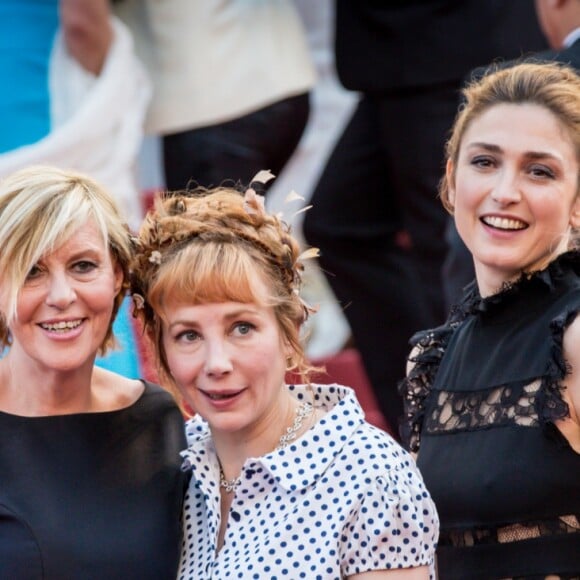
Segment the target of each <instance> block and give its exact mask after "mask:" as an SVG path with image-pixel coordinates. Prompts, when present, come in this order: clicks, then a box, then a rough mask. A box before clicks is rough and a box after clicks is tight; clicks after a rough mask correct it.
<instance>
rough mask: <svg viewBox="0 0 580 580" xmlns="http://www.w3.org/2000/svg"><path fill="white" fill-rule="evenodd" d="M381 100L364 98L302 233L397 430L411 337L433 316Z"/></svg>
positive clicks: (330, 164) (326, 172) (324, 176)
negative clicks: (408, 235) (404, 213)
mask: <svg viewBox="0 0 580 580" xmlns="http://www.w3.org/2000/svg"><path fill="white" fill-rule="evenodd" d="M380 123H381V120H380V114H379V112H378V107H377V105H376V103H373V102H371V101H370V100H369V99H366V98H363V100H362V101H361V102H360V103H359V105H358V106H357V109H356V111H355V113H354V115H353V117H352V119H351V121H350V122H349V124H348V125H347V128H346V130H345V132H344V134H343V135H342V137H341V138H340V140H339V142H338V144H337V146H336V148H335V150H334V152H333V154H332V155H331V157H330V160H329V162H328V164H327V166H326V168H325V170H324V172H323V174H322V177H321V179H320V181H319V183H318V185H317V187H316V189H315V191H314V194H313V196H312V198H311V203H312V204H313V207H312V208H311V209H310V210H309V211H308V212H306V214H305V216H304V222H303V230H304V236H305V237H306V240H307V241H308V243H309V244H311V245H313V246H317V247H319V248H320V250H321V256H320V265H321V267H322V269H323V271H324V272H325V274H326V276H327V279H328V281H329V283H330V286H331V287H332V289H333V291H334V293H335V295H336V297H337V299H338V301H339V303H340V305H341V306H342V308H343V309H344V314H345V316H346V317H347V320H348V322H349V325H350V327H351V329H352V332H353V337H354V342H355V346H356V347H357V349H358V350H359V352H360V354H361V356H362V359H363V362H364V366H365V370H366V371H367V374H368V376H369V379H370V381H371V384H372V387H373V390H374V392H375V394H376V397H377V400H378V401H379V405H380V407H381V411H382V412H383V414H384V416H385V418H386V419H387V421H388V422H389V424H390V426H391V427H393V431H396V430H397V426H398V421H399V418H400V416H401V414H402V402H401V399H400V397H399V395H398V393H397V383H398V381H400V380H401V379H402V378H403V376H404V374H405V360H406V356H407V355H408V351H409V347H408V340H409V338H410V336H411V334H412V333H413V332H414V331H415V330H417V329H418V328H422V327H423V325H424V324H425V321H426V320H428V319H429V313H428V308H427V306H426V303H425V301H424V298H423V294H422V291H421V285H420V283H419V279H418V276H417V271H416V268H415V267H414V265H413V259H412V256H411V254H410V252H409V251H408V250H407V249H405V248H404V247H401V246H400V245H398V244H397V243H396V240H397V236H398V234H399V232H400V229H401V227H402V222H401V215H400V213H399V210H398V208H397V206H396V204H395V203H394V192H393V191H392V185H391V175H390V173H389V170H388V168H387V164H386V163H385V151H384V147H383V143H382V135H381V129H380Z"/></svg>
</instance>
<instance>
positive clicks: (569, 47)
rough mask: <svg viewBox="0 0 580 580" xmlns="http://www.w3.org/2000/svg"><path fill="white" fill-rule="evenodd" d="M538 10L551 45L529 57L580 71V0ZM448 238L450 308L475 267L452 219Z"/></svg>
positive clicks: (546, 2) (548, 2)
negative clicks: (554, 62)
mask: <svg viewBox="0 0 580 580" xmlns="http://www.w3.org/2000/svg"><path fill="white" fill-rule="evenodd" d="M535 10H536V15H537V18H538V22H539V25H540V29H541V31H542V33H543V35H544V37H545V38H546V41H547V42H548V44H549V46H550V47H551V48H550V49H548V50H544V51H540V52H536V53H533V54H530V55H527V56H526V57H525V60H533V61H547V62H552V61H557V62H562V63H565V64H568V65H570V66H572V67H574V68H575V69H576V70H578V71H580V0H535ZM520 60H521V59H518V60H511V61H506V62H502V63H501V64H500V65H499V66H501V67H502V68H503V67H509V66H512V65H513V64H514V63H515V62H519V61H520ZM487 70H488V67H480V68H477V69H475V70H474V71H473V72H472V73H471V74H470V75H469V78H470V79H471V78H478V77H481V76H482V75H484V74H485V72H486V71H487ZM447 239H448V243H449V252H448V254H447V257H446V258H445V263H444V265H443V284H444V290H445V299H446V303H447V307H448V308H449V307H450V306H451V305H452V304H454V303H455V302H456V301H457V300H458V299H459V298H460V296H461V292H462V288H463V287H464V286H465V285H467V284H468V283H469V282H471V280H473V278H474V277H475V271H474V269H473V260H472V258H471V254H470V253H469V250H468V249H467V248H466V247H465V244H464V243H463V241H462V240H461V238H460V237H459V234H458V233H457V230H456V229H455V224H454V223H453V220H452V219H450V220H449V223H448V230H447Z"/></svg>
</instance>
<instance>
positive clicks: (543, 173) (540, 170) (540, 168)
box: [530, 165, 555, 179]
mask: <svg viewBox="0 0 580 580" xmlns="http://www.w3.org/2000/svg"><path fill="white" fill-rule="evenodd" d="M530 173H531V174H532V175H533V176H534V177H548V178H550V179H553V178H554V177H555V173H554V172H553V171H552V170H551V169H550V168H549V167H546V166H545V165H532V166H531V167H530Z"/></svg>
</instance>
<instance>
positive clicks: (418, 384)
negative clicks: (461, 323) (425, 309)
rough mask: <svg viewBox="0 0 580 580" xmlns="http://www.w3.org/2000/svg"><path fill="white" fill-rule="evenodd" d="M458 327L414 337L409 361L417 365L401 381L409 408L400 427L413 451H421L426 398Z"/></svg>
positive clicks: (406, 404)
mask: <svg viewBox="0 0 580 580" xmlns="http://www.w3.org/2000/svg"><path fill="white" fill-rule="evenodd" d="M455 326H456V325H449V326H442V327H439V328H437V329H434V330H428V331H424V332H419V333H417V334H416V335H415V336H414V337H413V338H412V339H411V344H412V345H413V347H414V349H415V350H414V354H413V355H412V356H411V357H410V358H409V361H410V362H411V363H413V368H412V369H411V371H410V372H409V374H408V375H407V377H406V378H405V379H403V380H402V381H401V382H400V384H399V393H400V394H401V396H402V397H403V401H404V407H405V414H404V417H403V420H402V422H401V426H400V432H401V440H402V441H403V442H404V443H406V444H407V446H408V448H409V449H410V450H411V451H418V450H419V446H420V439H421V430H422V428H423V419H424V411H425V401H426V399H427V397H428V396H429V393H430V392H431V385H432V384H433V380H434V379H435V374H436V373H437V369H438V368H439V363H440V362H441V359H442V358H443V355H444V354H445V349H446V347H447V344H448V342H449V338H450V336H451V334H452V333H453V330H454V328H455Z"/></svg>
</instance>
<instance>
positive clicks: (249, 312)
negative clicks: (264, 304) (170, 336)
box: [168, 304, 259, 329]
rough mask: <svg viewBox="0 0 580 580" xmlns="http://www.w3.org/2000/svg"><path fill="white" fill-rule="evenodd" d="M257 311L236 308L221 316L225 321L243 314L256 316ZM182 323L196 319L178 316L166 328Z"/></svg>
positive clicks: (186, 323)
mask: <svg viewBox="0 0 580 580" xmlns="http://www.w3.org/2000/svg"><path fill="white" fill-rule="evenodd" d="M200 306H203V304H201V305H200ZM258 314H259V313H258V312H257V311H255V310H252V309H251V308H250V307H248V308H238V309H236V310H233V311H232V312H228V313H227V314H226V315H225V316H224V317H223V318H224V319H225V320H226V321H229V320H232V319H235V318H238V317H240V316H244V315H248V316H258ZM180 324H181V325H184V326H190V325H195V324H196V321H195V320H191V319H188V318H180V319H178V320H175V321H174V322H172V323H171V324H170V325H169V326H168V328H169V329H171V328H173V327H175V326H178V325H180Z"/></svg>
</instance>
